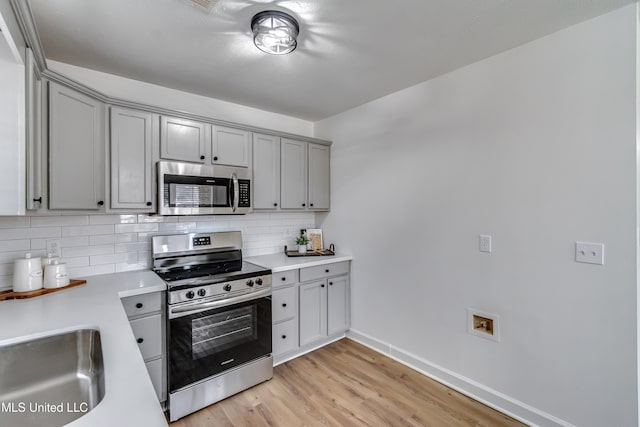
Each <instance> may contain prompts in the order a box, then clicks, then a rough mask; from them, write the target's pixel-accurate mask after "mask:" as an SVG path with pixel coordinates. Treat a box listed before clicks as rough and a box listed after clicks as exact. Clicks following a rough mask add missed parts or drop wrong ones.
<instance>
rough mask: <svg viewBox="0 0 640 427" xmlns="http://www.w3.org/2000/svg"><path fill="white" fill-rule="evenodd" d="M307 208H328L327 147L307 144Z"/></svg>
mask: <svg viewBox="0 0 640 427" xmlns="http://www.w3.org/2000/svg"><path fill="white" fill-rule="evenodd" d="M308 150H309V209H318V210H325V209H329V147H328V146H326V145H320V144H309V147H308Z"/></svg>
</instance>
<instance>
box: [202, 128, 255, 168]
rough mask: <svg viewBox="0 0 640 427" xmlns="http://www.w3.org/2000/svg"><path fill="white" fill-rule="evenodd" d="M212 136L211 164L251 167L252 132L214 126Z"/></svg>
mask: <svg viewBox="0 0 640 427" xmlns="http://www.w3.org/2000/svg"><path fill="white" fill-rule="evenodd" d="M212 138H213V139H212V142H211V164H214V165H227V166H240V167H244V168H246V167H249V147H250V146H251V133H250V132H247V131H244V130H240V129H233V128H226V127H222V126H213V135H212Z"/></svg>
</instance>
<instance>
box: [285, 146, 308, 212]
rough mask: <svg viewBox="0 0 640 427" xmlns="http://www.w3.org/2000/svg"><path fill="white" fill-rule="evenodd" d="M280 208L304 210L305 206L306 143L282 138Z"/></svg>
mask: <svg viewBox="0 0 640 427" xmlns="http://www.w3.org/2000/svg"><path fill="white" fill-rule="evenodd" d="M280 150H281V159H282V163H281V181H280V203H281V205H280V207H281V208H282V209H305V207H306V206H307V143H306V142H302V141H295V140H292V139H286V138H282V140H281V143H280Z"/></svg>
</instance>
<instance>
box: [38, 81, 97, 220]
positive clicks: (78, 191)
mask: <svg viewBox="0 0 640 427" xmlns="http://www.w3.org/2000/svg"><path fill="white" fill-rule="evenodd" d="M104 109H105V106H104V104H103V103H102V102H100V101H98V100H96V99H94V98H91V97H90V96H87V95H85V94H83V93H80V92H78V91H76V90H73V89H70V88H68V87H66V86H62V85H60V84H58V83H54V82H50V83H49V208H50V209H77V210H94V211H98V210H103V208H104V204H105V203H104V190H105V186H104V175H105V174H104V170H105V163H106V161H105V151H104V134H105V132H104V123H105V115H104V111H105V110H104Z"/></svg>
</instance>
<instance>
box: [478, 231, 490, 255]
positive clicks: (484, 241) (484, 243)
mask: <svg viewBox="0 0 640 427" xmlns="http://www.w3.org/2000/svg"><path fill="white" fill-rule="evenodd" d="M480 252H491V236H487V235H484V234H481V235H480Z"/></svg>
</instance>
